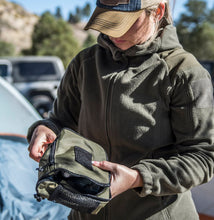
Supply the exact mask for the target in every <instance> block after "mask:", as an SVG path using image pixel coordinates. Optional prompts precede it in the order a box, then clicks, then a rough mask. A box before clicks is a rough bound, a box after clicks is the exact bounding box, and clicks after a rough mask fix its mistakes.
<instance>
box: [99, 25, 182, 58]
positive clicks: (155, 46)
mask: <svg viewBox="0 0 214 220" xmlns="http://www.w3.org/2000/svg"><path fill="white" fill-rule="evenodd" d="M98 44H99V45H100V46H101V47H103V48H105V49H107V50H110V52H111V53H112V56H113V59H114V60H116V61H118V60H122V59H124V58H126V59H127V57H134V56H142V55H148V54H152V53H157V52H163V51H166V50H172V49H175V48H182V46H181V44H180V43H179V40H178V37H177V33H176V28H175V27H174V26H172V25H167V26H166V27H165V28H164V29H163V31H162V32H161V34H160V35H159V36H158V37H157V38H156V39H155V40H154V41H152V42H150V43H148V42H145V43H144V44H141V45H135V46H133V47H131V48H129V49H128V50H125V51H122V50H121V49H119V48H117V47H116V46H115V45H114V44H113V43H112V42H111V41H110V39H109V38H108V36H106V35H104V34H100V35H99V37H98Z"/></svg>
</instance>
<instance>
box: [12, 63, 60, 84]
mask: <svg viewBox="0 0 214 220" xmlns="http://www.w3.org/2000/svg"><path fill="white" fill-rule="evenodd" d="M13 76H14V82H32V81H50V80H59V79H60V76H59V74H58V73H57V71H56V69H55V66H54V64H53V63H52V62H17V63H15V64H14V69H13Z"/></svg>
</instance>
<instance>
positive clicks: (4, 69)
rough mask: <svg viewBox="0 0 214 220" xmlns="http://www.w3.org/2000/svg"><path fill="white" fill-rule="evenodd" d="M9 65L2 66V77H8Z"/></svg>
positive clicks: (0, 74)
mask: <svg viewBox="0 0 214 220" xmlns="http://www.w3.org/2000/svg"><path fill="white" fill-rule="evenodd" d="M8 71H9V70H8V65H7V64H0V76H2V77H6V76H8Z"/></svg>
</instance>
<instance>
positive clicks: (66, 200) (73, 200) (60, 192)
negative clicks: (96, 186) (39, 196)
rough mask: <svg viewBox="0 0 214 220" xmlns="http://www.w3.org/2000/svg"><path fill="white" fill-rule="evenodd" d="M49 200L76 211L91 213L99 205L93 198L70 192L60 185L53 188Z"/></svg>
mask: <svg viewBox="0 0 214 220" xmlns="http://www.w3.org/2000/svg"><path fill="white" fill-rule="evenodd" d="M49 200H50V201H54V202H57V203H60V204H62V205H65V206H67V207H69V208H73V209H75V210H77V211H80V212H88V213H92V212H93V211H94V210H95V209H96V208H97V207H98V206H99V202H98V201H96V200H95V199H92V198H88V197H86V196H83V195H80V194H76V193H72V192H70V191H68V190H67V189H64V188H63V187H62V186H61V185H59V186H58V187H57V188H56V189H55V191H54V192H53V193H52V195H51V196H50V197H49Z"/></svg>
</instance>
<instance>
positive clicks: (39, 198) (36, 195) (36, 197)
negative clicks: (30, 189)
mask: <svg viewBox="0 0 214 220" xmlns="http://www.w3.org/2000/svg"><path fill="white" fill-rule="evenodd" d="M34 198H35V199H36V200H37V202H41V201H42V197H41V196H39V195H38V194H34Z"/></svg>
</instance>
